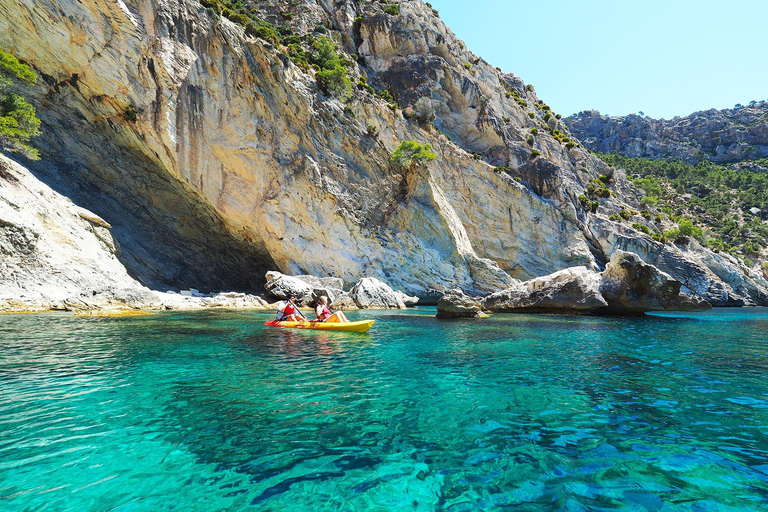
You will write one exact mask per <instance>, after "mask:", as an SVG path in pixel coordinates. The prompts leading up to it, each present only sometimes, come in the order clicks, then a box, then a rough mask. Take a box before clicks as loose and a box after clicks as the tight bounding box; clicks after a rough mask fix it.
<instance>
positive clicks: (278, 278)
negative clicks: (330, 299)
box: [264, 272, 315, 306]
mask: <svg viewBox="0 0 768 512" xmlns="http://www.w3.org/2000/svg"><path fill="white" fill-rule="evenodd" d="M264 288H265V289H266V290H267V292H268V293H269V294H270V295H271V296H272V297H274V298H276V299H280V300H285V299H288V298H290V297H292V296H293V297H296V300H297V302H298V304H299V305H300V306H308V305H310V304H311V303H312V302H313V301H314V298H315V296H314V293H313V290H314V288H313V287H312V286H311V285H310V284H308V283H307V282H306V281H304V280H303V279H300V278H298V277H295V276H287V275H285V274H281V273H280V272H267V284H266V285H264Z"/></svg>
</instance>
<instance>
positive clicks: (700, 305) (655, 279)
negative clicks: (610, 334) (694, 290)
mask: <svg viewBox="0 0 768 512" xmlns="http://www.w3.org/2000/svg"><path fill="white" fill-rule="evenodd" d="M600 277H601V280H600V293H601V294H602V296H603V297H605V300H606V301H607V302H608V309H607V312H608V313H618V314H642V313H644V312H646V311H668V310H672V311H705V310H707V309H710V308H711V307H712V306H710V305H709V303H707V302H706V301H705V300H703V299H701V298H700V297H697V296H695V295H689V294H687V293H686V292H685V291H683V290H682V286H683V283H681V282H680V281H678V280H676V279H673V278H672V277H670V276H669V274H666V273H664V272H661V271H659V269H657V268H656V267H654V266H653V265H649V264H647V263H645V262H644V261H643V260H641V259H640V258H639V257H638V256H637V255H636V254H633V253H630V252H625V251H616V252H614V253H613V255H612V256H611V261H610V262H609V263H608V265H607V266H606V267H605V271H604V272H602V274H601V276H600Z"/></svg>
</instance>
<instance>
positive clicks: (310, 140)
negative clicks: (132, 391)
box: [0, 0, 719, 296]
mask: <svg viewBox="0 0 768 512" xmlns="http://www.w3.org/2000/svg"><path fill="white" fill-rule="evenodd" d="M399 6H400V12H401V14H400V15H398V16H392V15H389V14H386V13H384V12H382V5H381V4H378V3H357V2H353V1H349V0H348V1H341V2H335V3H332V2H330V1H327V0H321V1H318V2H298V3H296V2H293V3H292V5H290V6H288V5H287V4H279V3H277V4H272V3H270V4H263V5H262V4H258V5H256V8H259V9H261V10H262V11H263V15H264V17H265V18H266V19H268V20H271V21H273V22H275V21H276V20H277V19H282V16H281V12H283V11H284V10H285V9H291V12H295V13H296V15H295V16H293V18H292V21H291V24H292V30H293V31H295V32H297V33H303V31H307V30H311V29H312V27H315V26H317V25H318V24H320V25H324V26H327V27H333V29H334V33H335V34H337V35H338V36H339V37H338V39H339V42H340V45H341V47H342V48H343V49H344V50H346V51H347V52H348V53H349V54H351V53H357V54H359V55H360V57H361V59H360V62H361V64H360V65H359V66H352V68H351V70H350V74H351V78H352V80H353V82H356V81H357V79H358V78H359V77H360V76H367V77H368V80H369V83H372V84H374V85H375V86H376V87H382V88H383V87H386V88H389V89H390V90H391V92H392V94H393V95H394V97H395V99H396V100H397V101H398V102H399V104H400V107H402V108H404V109H405V110H399V109H395V110H392V109H390V108H389V107H388V106H387V105H386V104H385V103H384V102H383V101H381V100H379V99H376V98H374V97H373V96H371V95H370V94H369V93H367V92H365V91H356V92H355V94H354V95H353V97H352V98H351V99H350V100H349V101H347V102H346V104H344V103H342V102H340V101H339V100H337V99H334V98H330V97H327V96H325V95H323V94H322V93H321V91H320V90H319V89H318V87H317V85H316V83H315V80H314V78H313V76H312V74H311V73H306V72H304V71H302V70H301V69H300V68H299V67H297V66H295V65H294V64H293V63H292V62H291V61H290V59H289V58H288V57H287V56H286V54H285V53H283V51H284V49H282V48H276V47H275V46H273V45H272V44H270V43H267V42H265V41H263V40H261V39H255V38H252V37H249V36H246V35H245V34H244V31H243V29H242V27H240V26H237V25H235V24H233V23H232V22H230V21H229V20H227V19H224V18H221V17H219V16H218V15H216V14H214V13H212V12H210V11H209V10H206V9H204V8H202V7H201V6H200V4H198V3H196V2H194V1H192V0H161V1H159V2H155V1H149V0H133V1H127V2H118V3H112V2H107V1H106V0H88V1H86V2H65V1H58V0H36V1H34V2H33V1H32V0H0V45H1V46H3V47H4V48H6V49H7V50H9V51H11V52H12V53H14V54H16V55H17V56H19V57H20V58H21V59H22V60H24V61H25V62H27V63H29V64H30V65H32V66H33V67H34V69H35V70H36V71H38V73H39V74H40V75H41V77H42V80H40V81H39V82H38V85H37V86H36V88H35V89H34V91H33V92H32V94H31V99H32V101H33V103H35V104H36V105H38V111H39V114H40V117H41V118H42V120H43V130H44V136H43V138H42V139H41V141H40V143H39V144H38V145H39V146H40V149H41V154H42V156H43V159H44V162H45V163H44V164H43V165H41V166H39V167H36V168H35V171H36V172H37V173H38V175H39V176H41V177H43V178H44V179H45V180H46V181H48V182H49V183H50V184H52V185H53V186H55V187H56V188H58V189H60V190H63V191H65V192H66V193H67V194H69V195H70V196H71V197H73V198H74V199H75V200H76V202H77V203H78V204H81V205H83V206H85V207H87V208H89V209H90V210H92V211H94V212H95V213H97V214H98V215H100V216H101V217H103V218H104V219H105V220H106V221H107V222H109V223H110V224H112V225H113V226H114V229H113V234H114V236H115V238H116V240H117V242H118V243H119V245H120V248H121V253H120V255H121V256H120V257H121V261H122V262H123V263H124V264H125V265H126V267H127V268H128V269H129V270H130V272H131V273H132V274H133V275H135V276H136V277H137V278H139V279H140V280H141V281H142V282H143V283H146V284H148V285H151V286H155V287H160V286H175V287H190V286H196V287H198V288H201V289H205V288H209V289H213V288H241V289H246V288H247V289H251V288H254V287H258V286H259V285H260V284H261V283H263V276H264V273H265V270H274V269H279V270H280V271H281V272H283V273H286V274H314V275H334V276H338V277H340V278H341V279H342V280H343V281H344V283H345V284H346V285H350V284H352V283H354V282H356V281H357V280H358V279H359V278H360V277H362V276H376V277H378V278H380V279H381V280H382V281H385V282H387V283H389V284H390V285H392V286H393V287H394V288H396V289H401V290H404V291H406V292H407V293H410V294H415V295H422V296H424V294H426V293H427V292H426V290H437V291H440V290H446V289H449V288H452V287H458V288H461V289H462V290H464V291H466V292H467V293H470V294H476V295H479V294H484V293H488V292H491V291H495V290H498V289H502V288H507V287H509V286H510V285H514V283H515V282H516V280H517V279H529V278H532V277H535V276H539V275H544V274H549V273H552V272H556V271H558V270H561V269H563V268H565V267H571V266H579V265H583V266H585V267H587V268H590V269H592V270H598V269H600V268H601V267H602V266H603V265H604V264H605V262H607V261H608V259H609V257H610V254H611V253H612V251H613V250H614V249H615V248H616V247H617V246H619V245H620V244H621V243H622V242H621V240H622V238H621V237H618V236H614V234H615V233H613V232H610V233H599V232H595V230H594V226H595V225H596V223H595V222H593V220H594V219H598V220H599V219H600V218H601V215H602V212H600V211H598V214H597V215H594V214H591V213H588V212H587V211H586V210H585V209H584V208H583V207H582V206H581V204H580V203H579V200H578V196H579V195H581V194H582V193H583V191H584V189H585V187H586V185H587V183H588V182H589V181H590V180H592V179H594V178H596V177H597V175H598V174H602V173H605V172H606V171H607V169H606V167H605V165H604V164H603V163H602V162H600V161H599V160H597V159H596V158H594V157H592V156H591V155H590V154H589V153H588V152H587V151H584V150H583V149H582V148H580V147H579V146H578V145H575V144H572V145H570V146H569V145H567V144H565V143H564V142H563V140H564V139H563V138H562V134H560V140H558V139H557V138H556V137H554V136H552V135H550V133H548V132H550V131H551V132H552V133H553V134H556V133H560V131H567V129H566V128H565V126H564V125H563V124H562V123H561V122H560V121H559V120H558V119H557V118H556V116H553V115H551V114H550V113H549V112H548V111H547V109H545V108H544V107H545V106H544V105H543V104H541V103H539V100H538V98H537V97H536V95H535V93H534V92H533V91H532V90H528V88H526V87H524V85H523V82H522V81H521V80H520V79H519V78H517V77H515V76H514V75H510V74H506V75H505V74H502V73H500V72H499V71H497V70H495V69H494V68H492V67H491V66H490V65H489V64H487V63H486V62H484V61H483V60H482V59H479V58H477V57H475V56H474V55H472V54H471V53H469V52H468V51H467V50H466V48H465V47H464V45H463V43H462V42H461V41H459V40H458V39H456V38H455V36H453V34H452V33H451V32H450V31H449V30H448V29H447V28H446V27H445V26H444V25H443V24H442V22H440V21H439V20H438V19H436V18H435V17H434V16H433V15H432V13H431V10H430V9H429V8H427V7H426V6H425V5H424V4H422V3H421V2H418V1H404V2H401V3H400V4H399ZM423 98H426V99H424V100H423V101H422V99H423ZM425 105H427V106H428V107H429V108H432V109H434V125H435V126H436V127H437V129H439V131H437V130H435V129H433V128H431V127H430V124H429V123H428V122H427V123H423V122H420V121H419V119H418V116H416V117H412V116H408V117H404V116H403V112H407V111H408V109H407V108H408V107H410V108H411V109H412V110H414V109H421V110H429V108H427V107H425ZM427 113H429V112H427ZM428 117H429V116H427V118H428ZM369 126H371V127H372V128H373V130H371V129H369V128H368V127H369ZM534 128H535V129H537V130H539V132H538V134H537V135H535V136H534V135H533V129H534ZM555 130H558V131H557V132H555ZM441 132H442V133H441ZM446 135H448V136H450V137H451V139H455V140H456V142H452V141H451V140H450V139H449V138H448V137H447V136H446ZM402 140H415V141H418V142H420V143H427V144H430V145H431V147H432V149H433V150H434V151H435V153H436V154H437V156H438V158H437V160H435V161H434V162H430V163H428V164H426V165H421V166H419V165H417V166H414V167H412V168H410V169H402V168H398V167H396V166H394V165H393V164H392V163H391V162H390V155H391V153H392V151H393V150H394V149H395V148H396V147H397V146H398V144H399V143H400V141H402ZM529 140H530V142H529ZM472 153H476V155H474V156H473V155H472ZM494 166H499V167H498V168H496V169H495V168H494ZM49 169H54V170H53V171H50V172H48V170H49ZM615 190H616V191H617V197H609V198H606V199H604V200H601V201H602V202H601V208H602V209H609V208H616V207H617V205H619V204H620V203H621V202H623V201H630V202H631V201H634V200H635V199H633V197H634V196H633V191H632V187H631V186H629V185H627V184H626V182H622V181H621V180H618V179H617V182H616V185H615ZM606 211H607V210H606ZM597 224H599V223H597ZM666 263H667V262H666V260H663V259H662V260H659V264H660V265H665V264H666ZM668 267H669V265H668ZM660 268H662V267H660ZM662 270H665V271H669V273H670V274H672V275H675V273H674V272H675V271H676V270H675V269H674V268H672V269H670V268H662ZM696 271H698V272H699V274H696V275H695V276H694V277H692V278H691V279H690V280H693V279H694V278H696V279H701V280H702V282H703V284H702V286H705V285H707V283H709V285H711V286H714V285H716V284H717V283H719V279H718V278H717V276H716V275H715V274H714V273H713V272H711V271H710V270H709V269H708V268H706V266H705V265H702V268H700V269H698V270H696V269H694V270H691V272H694V273H695V272H696ZM690 280H689V281H690Z"/></svg>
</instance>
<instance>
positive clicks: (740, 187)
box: [599, 154, 768, 258]
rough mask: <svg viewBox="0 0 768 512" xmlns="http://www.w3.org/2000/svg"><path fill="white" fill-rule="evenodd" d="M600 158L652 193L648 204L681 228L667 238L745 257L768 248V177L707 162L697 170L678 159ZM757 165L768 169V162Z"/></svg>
mask: <svg viewBox="0 0 768 512" xmlns="http://www.w3.org/2000/svg"><path fill="white" fill-rule="evenodd" d="M599 156H600V157H601V158H602V159H603V160H604V161H605V162H607V163H609V164H611V165H613V166H614V167H620V168H623V169H624V170H625V171H626V172H627V174H628V175H629V176H632V182H633V183H634V184H635V185H637V186H638V187H639V188H641V189H642V190H643V191H644V192H645V194H646V195H645V197H643V199H642V203H643V204H644V205H646V206H649V207H654V206H655V207H658V208H659V209H660V210H661V211H662V212H664V213H666V214H667V215H668V216H669V217H671V218H672V219H673V220H675V221H676V222H677V223H678V226H679V228H678V229H676V230H671V231H669V232H667V233H665V234H664V236H665V238H666V239H668V240H674V241H676V242H678V243H685V242H687V241H688V239H690V238H696V239H699V240H701V241H702V242H703V243H704V244H705V245H706V246H707V247H710V248H711V249H712V250H714V251H723V252H728V253H730V254H733V255H735V256H737V257H741V258H744V257H746V256H747V255H748V254H753V255H759V254H760V252H762V251H763V250H765V248H766V247H768V222H767V221H768V174H766V173H765V172H761V171H755V170H749V169H745V168H738V167H735V166H727V165H719V164H715V163H711V162H706V161H704V162H701V163H699V164H698V165H695V166H693V165H689V164H686V163H683V162H680V161H677V160H646V159H641V158H628V157H625V156H621V155H606V154H603V155H599ZM754 163H755V165H756V166H762V167H768V160H757V161H755V162H754ZM750 210H751V211H750ZM752 212H756V213H752ZM649 214H650V212H649ZM660 221H661V218H660V217H658V216H657V217H656V222H660Z"/></svg>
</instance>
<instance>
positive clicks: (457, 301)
mask: <svg viewBox="0 0 768 512" xmlns="http://www.w3.org/2000/svg"><path fill="white" fill-rule="evenodd" d="M485 316H488V315H486V314H485V313H483V306H482V305H481V304H480V303H479V302H478V301H477V300H475V299H473V298H472V297H469V296H467V295H465V294H464V292H462V291H461V290H457V289H452V290H448V292H447V293H446V294H445V295H443V296H442V297H441V298H440V300H438V301H437V318H483V317H485Z"/></svg>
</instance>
